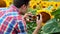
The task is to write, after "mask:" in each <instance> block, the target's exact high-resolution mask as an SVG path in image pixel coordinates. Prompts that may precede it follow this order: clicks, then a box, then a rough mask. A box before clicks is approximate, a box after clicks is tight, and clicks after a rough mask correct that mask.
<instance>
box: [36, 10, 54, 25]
mask: <svg viewBox="0 0 60 34" xmlns="http://www.w3.org/2000/svg"><path fill="white" fill-rule="evenodd" d="M42 12H45V13H47V14H49V15H50V17H47V18H50V19H52V18H54V16H52V15H51V12H52V11H50V10H37V12H36V15H38V14H41V13H42ZM47 16H48V15H47ZM43 20H46V17H44V19H43ZM44 24H45V23H42V25H44Z"/></svg>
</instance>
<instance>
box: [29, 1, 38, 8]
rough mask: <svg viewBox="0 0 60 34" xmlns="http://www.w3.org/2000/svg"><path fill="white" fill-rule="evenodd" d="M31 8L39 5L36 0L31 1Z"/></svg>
mask: <svg viewBox="0 0 60 34" xmlns="http://www.w3.org/2000/svg"><path fill="white" fill-rule="evenodd" d="M29 6H30V8H32V9H35V8H36V7H37V3H36V1H30V5H29Z"/></svg>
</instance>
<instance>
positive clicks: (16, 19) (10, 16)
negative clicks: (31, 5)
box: [0, 5, 26, 34]
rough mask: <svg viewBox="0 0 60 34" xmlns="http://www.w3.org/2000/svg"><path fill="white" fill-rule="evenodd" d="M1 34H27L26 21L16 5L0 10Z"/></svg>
mask: <svg viewBox="0 0 60 34" xmlns="http://www.w3.org/2000/svg"><path fill="white" fill-rule="evenodd" d="M0 34H26V22H25V20H24V19H23V18H22V16H21V15H20V14H19V10H18V8H16V7H15V6H14V5H12V6H11V7H10V8H8V9H7V10H5V11H0Z"/></svg>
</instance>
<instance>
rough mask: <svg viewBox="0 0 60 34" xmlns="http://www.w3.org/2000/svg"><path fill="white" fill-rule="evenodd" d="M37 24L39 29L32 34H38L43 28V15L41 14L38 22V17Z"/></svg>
mask: <svg viewBox="0 0 60 34" xmlns="http://www.w3.org/2000/svg"><path fill="white" fill-rule="evenodd" d="M36 23H37V27H36V29H35V30H34V32H33V33H32V34H38V31H39V29H41V26H42V15H41V14H40V19H39V20H38V17H37V20H36Z"/></svg>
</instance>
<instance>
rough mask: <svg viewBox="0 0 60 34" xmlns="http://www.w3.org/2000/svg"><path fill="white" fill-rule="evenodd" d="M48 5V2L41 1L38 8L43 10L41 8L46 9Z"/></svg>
mask: <svg viewBox="0 0 60 34" xmlns="http://www.w3.org/2000/svg"><path fill="white" fill-rule="evenodd" d="M48 6H49V4H48V1H42V2H41V4H40V7H41V8H42V9H43V8H48Z"/></svg>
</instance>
